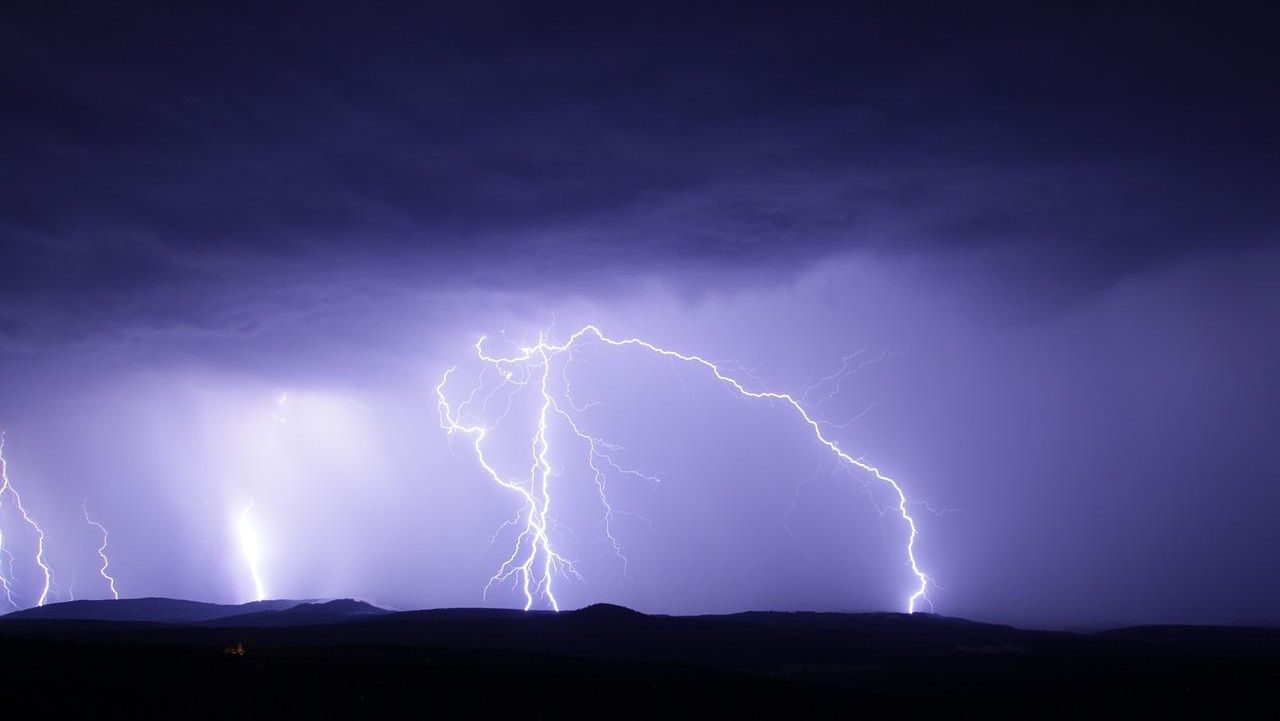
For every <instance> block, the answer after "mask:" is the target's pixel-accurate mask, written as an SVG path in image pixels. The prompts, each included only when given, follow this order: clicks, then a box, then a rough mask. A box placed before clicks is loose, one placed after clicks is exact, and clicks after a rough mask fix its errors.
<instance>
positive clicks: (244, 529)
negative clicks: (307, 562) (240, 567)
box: [236, 498, 267, 601]
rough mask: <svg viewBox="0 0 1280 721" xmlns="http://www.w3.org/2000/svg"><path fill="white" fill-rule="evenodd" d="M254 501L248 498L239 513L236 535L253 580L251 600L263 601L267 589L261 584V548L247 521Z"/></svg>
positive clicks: (251, 525) (255, 533) (256, 534)
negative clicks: (246, 503) (247, 501)
mask: <svg viewBox="0 0 1280 721" xmlns="http://www.w3.org/2000/svg"><path fill="white" fill-rule="evenodd" d="M253 503H254V499H252V498H250V499H249V503H248V505H246V506H245V507H244V509H243V510H241V511H240V518H239V519H238V521H237V523H236V535H237V536H238V537H239V539H240V553H241V555H243V556H244V562H245V565H247V566H248V567H249V576H250V578H252V579H253V593H254V597H253V600H255V601H265V600H266V598H267V589H266V587H265V586H264V585H263V583H262V571H261V568H260V561H261V558H262V546H261V545H260V544H259V543H258V533H257V531H255V530H253V524H252V523H250V521H249V513H250V511H252V510H253Z"/></svg>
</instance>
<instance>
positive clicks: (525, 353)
mask: <svg viewBox="0 0 1280 721" xmlns="http://www.w3.org/2000/svg"><path fill="white" fill-rule="evenodd" d="M592 338H594V339H596V340H598V341H599V342H601V343H604V344H606V345H609V346H613V347H617V348H625V347H629V348H639V349H642V350H645V351H648V352H650V353H653V354H656V355H659V356H663V357H666V358H670V359H675V360H679V361H682V362H684V363H686V364H688V365H691V366H694V367H696V368H701V369H703V370H706V371H709V372H710V373H711V375H712V376H713V377H714V378H715V379H716V380H717V381H719V382H720V383H722V384H724V385H726V386H728V387H729V388H730V389H731V390H733V391H734V392H735V393H737V394H739V395H741V396H745V397H747V398H753V399H761V400H769V401H775V402H779V403H781V404H782V405H784V406H787V407H789V408H790V409H791V410H792V411H794V412H795V413H796V415H797V416H798V417H799V420H800V421H801V422H802V423H803V424H804V425H806V426H808V427H809V429H810V431H811V432H812V434H813V438H814V440H816V441H817V442H818V443H819V444H821V445H822V446H824V447H826V448H827V449H828V450H830V451H831V452H832V453H833V454H834V455H835V456H836V457H837V458H838V459H839V460H840V461H842V462H843V463H845V464H847V465H848V466H850V467H852V468H853V469H855V470H858V471H862V472H865V473H867V474H870V475H871V476H872V477H873V478H875V479H876V480H878V481H880V482H881V483H883V484H884V485H885V486H886V487H888V488H889V489H891V490H892V492H893V494H894V495H895V497H896V499H897V503H896V510H897V515H898V516H899V517H900V518H901V519H902V521H903V522H904V523H905V524H906V526H907V530H908V535H907V541H906V548H905V555H906V559H907V562H908V564H909V565H910V568H911V572H912V574H913V575H914V577H915V579H916V588H915V590H914V592H913V593H911V595H910V596H908V598H907V599H906V602H905V607H906V610H907V612H908V613H914V612H915V611H916V608H917V606H918V605H919V604H921V603H926V604H927V603H929V599H928V596H927V595H926V594H927V591H928V588H929V577H928V576H927V575H926V574H925V573H924V571H923V570H921V568H920V565H919V563H918V562H917V560H916V554H915V544H916V536H917V529H916V522H915V519H914V518H913V517H912V516H911V514H910V512H909V510H908V506H909V505H910V503H909V502H908V500H907V497H906V494H905V492H904V491H903V490H902V487H901V486H900V485H899V484H898V482H897V481H895V480H893V479H892V478H890V477H889V476H887V475H885V474H884V473H882V472H881V471H880V469H878V468H876V467H875V466H872V465H869V464H867V463H865V462H863V461H862V460H860V459H858V458H854V457H853V456H850V455H849V454H848V453H846V452H845V451H844V450H843V449H841V447H840V446H839V445H838V444H837V443H836V442H835V441H833V440H831V439H830V438H829V437H828V436H827V435H826V434H824V433H823V430H822V426H823V424H822V423H821V422H820V421H818V420H815V419H814V417H813V416H811V415H810V413H809V411H807V410H806V409H805V407H804V405H802V403H801V402H800V401H798V400H797V399H796V398H795V397H793V396H791V395H789V394H787V393H779V392H774V391H753V390H748V389H747V387H745V386H744V385H743V384H742V383H741V382H740V381H738V380H737V379H736V378H734V377H732V376H730V375H728V374H727V373H726V372H725V371H724V370H723V369H722V368H721V367H720V366H718V365H717V364H715V363H712V362H711V361H709V360H706V359H705V358H702V357H701V356H697V355H686V354H683V353H678V352H676V351H672V350H668V349H665V348H662V347H660V346H657V345H654V344H652V343H650V342H648V341H645V340H641V339H639V338H626V339H614V338H610V337H608V336H606V335H605V334H604V333H602V332H601V331H600V329H599V328H597V327H595V326H593V325H588V326H584V327H583V328H581V329H580V330H578V331H577V332H575V333H574V334H573V335H572V336H570V337H569V339H568V340H567V341H565V342H564V343H562V344H559V345H556V344H554V343H551V342H549V341H548V340H547V338H546V335H545V334H541V335H539V337H538V343H537V344H536V345H533V346H526V347H522V348H520V349H519V353H517V354H516V355H513V356H510V357H495V356H490V355H488V354H487V353H486V352H485V349H484V341H485V338H484V337H481V338H480V339H479V340H477V341H476V344H475V351H476V356H477V357H478V358H479V359H480V360H481V361H482V362H483V363H484V364H485V365H484V368H485V370H488V369H492V370H493V371H496V375H497V377H498V378H499V379H500V381H499V383H498V385H497V387H496V388H494V389H492V390H490V391H488V392H487V393H486V394H485V395H483V396H480V395H479V394H480V391H481V390H482V388H483V383H484V380H483V374H482V376H481V382H480V385H479V386H477V387H475V388H473V389H472V390H471V392H470V394H469V395H468V396H467V397H466V399H465V400H463V401H462V402H461V403H459V404H458V405H457V407H456V408H455V407H454V406H453V405H452V404H451V403H450V401H449V398H448V396H447V394H446V392H445V389H446V386H447V384H448V383H449V379H450V377H451V376H452V374H453V373H454V371H455V369H456V367H453V368H449V369H448V370H447V371H445V373H444V377H443V378H442V379H441V380H440V383H439V384H438V385H437V386H436V398H437V403H438V407H439V411H440V424H441V427H442V428H443V429H444V430H445V431H446V432H447V433H448V434H449V435H453V434H455V433H462V434H465V435H469V436H471V437H472V448H473V449H474V451H475V455H476V459H477V461H478V462H479V464H480V467H481V468H482V469H483V470H484V472H485V473H486V474H487V475H488V476H489V478H490V479H491V480H492V481H493V482H494V483H496V484H498V485H500V486H502V487H503V488H506V489H509V490H511V491H512V492H514V493H516V494H518V495H519V496H520V499H521V502H522V508H521V511H520V513H519V515H518V516H517V517H516V519H515V520H514V521H510V522H508V524H515V525H522V530H521V532H520V534H519V535H518V537H517V538H516V542H515V548H514V549H513V550H512V553H511V555H510V556H509V557H508V558H507V559H506V560H505V561H504V562H503V563H502V565H501V566H500V567H499V569H498V571H497V573H495V574H494V575H493V576H492V577H491V578H490V579H489V583H488V584H486V586H485V592H486V593H487V592H488V590H489V589H490V587H492V586H493V585H494V584H496V583H500V582H503V581H506V580H509V579H515V581H516V583H517V586H518V587H519V588H520V589H521V591H522V592H523V594H524V599H525V604H524V608H525V609H526V610H528V609H530V608H532V607H533V605H534V603H535V601H536V600H538V599H542V601H543V602H544V603H546V604H547V605H548V606H550V607H551V608H552V609H554V610H559V609H560V603H559V600H558V599H557V598H556V595H555V592H554V589H553V582H554V581H555V579H557V578H562V577H579V576H578V572H577V570H576V569H575V568H574V565H573V563H572V562H571V561H570V560H569V559H566V558H565V557H564V556H562V555H561V554H560V553H559V552H557V551H556V550H555V548H554V546H553V543H552V539H551V534H550V532H549V528H548V524H549V523H550V520H549V519H550V518H551V517H550V516H549V515H548V514H549V513H550V510H551V503H552V495H551V480H552V475H553V474H552V471H551V464H550V462H549V461H548V459H547V454H548V451H549V447H548V446H549V441H548V434H547V431H548V425H549V422H550V421H551V420H552V417H553V416H554V417H556V418H560V419H562V420H564V421H565V422H566V423H567V425H568V428H569V429H570V430H571V431H572V432H573V433H574V435H576V436H577V437H578V438H579V439H581V440H583V441H584V442H585V443H586V445H587V455H588V465H589V467H590V468H591V470H592V472H593V474H594V476H595V482H596V485H597V488H598V489H599V496H600V504H601V506H602V509H603V513H604V517H605V523H604V528H605V529H606V534H607V536H608V538H609V540H610V542H611V543H612V544H613V548H614V551H615V552H616V553H617V554H619V555H620V556H622V557H623V558H624V561H625V556H623V555H622V549H621V547H620V545H619V544H618V541H617V539H616V538H615V537H614V536H613V534H612V532H611V531H610V530H609V524H608V521H609V520H610V518H611V517H612V515H613V507H612V505H611V504H610V503H609V500H608V496H607V494H606V492H605V472H604V471H603V470H602V468H601V467H600V465H601V462H603V463H605V464H607V465H608V466H609V467H610V468H611V470H612V471H614V472H621V473H629V474H634V475H638V476H640V477H642V478H645V479H648V480H651V481H657V479H656V478H654V477H652V476H648V475H645V474H642V473H639V472H637V471H632V470H629V469H625V468H621V467H619V466H618V465H617V464H614V463H613V462H612V460H611V459H610V458H609V456H608V454H607V451H608V450H610V449H612V448H614V446H612V445H611V444H608V443H607V442H605V441H604V440H602V439H599V438H595V437H593V436H591V435H589V434H587V433H585V432H583V431H582V430H580V427H579V425H578V423H577V422H576V421H575V420H574V417H573V415H572V413H571V412H570V410H568V409H572V410H576V411H581V410H583V408H582V407H579V406H577V405H575V404H574V402H573V400H572V398H571V397H570V395H569V384H568V380H567V379H566V378H564V373H565V366H567V365H568V364H567V363H565V364H563V365H562V366H561V370H560V375H559V376H558V377H559V379H560V380H561V381H562V387H563V391H561V392H559V393H553V392H552V390H551V386H552V383H551V381H552V367H551V366H552V361H553V360H554V359H555V358H557V357H558V356H560V355H562V354H567V355H568V357H570V358H571V357H572V350H573V348H574V347H575V346H576V345H578V344H580V343H581V342H583V341H584V340H590V339H592ZM854 359H855V358H854V357H852V356H851V357H849V358H846V359H845V362H844V367H843V368H842V369H841V371H839V372H838V373H837V374H834V375H832V376H828V377H825V378H823V379H822V380H820V381H819V383H820V384H821V383H823V382H826V383H828V384H831V383H834V384H837V385H838V383H839V380H840V379H841V378H843V377H844V376H846V375H848V374H849V373H851V372H856V369H857V368H860V367H861V365H858V366H850V361H852V360H854ZM864 364H865V362H864ZM508 386H515V388H514V389H513V394H514V393H515V392H517V391H518V390H520V389H523V388H527V387H532V388H534V389H536V391H537V393H538V394H539V404H538V416H537V423H536V429H535V431H534V433H533V436H532V438H531V439H530V444H529V447H530V451H529V452H530V456H531V459H530V467H529V472H528V474H527V475H525V476H522V477H517V478H508V477H505V476H503V474H502V473H500V472H499V471H498V470H497V469H496V468H495V467H494V465H493V463H492V461H491V460H490V459H489V458H488V456H486V451H485V443H484V442H485V439H486V437H487V435H488V433H489V431H490V430H491V429H492V428H493V426H494V425H496V423H497V422H498V421H500V420H502V418H505V416H506V415H507V413H509V412H510V408H511V406H510V398H508V404H507V407H506V410H505V411H504V412H503V414H502V416H500V417H499V418H498V419H497V420H496V421H494V422H492V423H486V422H484V421H483V420H482V419H479V418H476V417H475V416H474V415H472V414H471V413H470V411H469V408H470V406H471V405H473V404H475V403H477V402H478V403H479V404H480V405H481V406H482V407H481V413H482V414H483V412H484V411H485V409H486V408H487V402H488V401H489V400H490V399H492V398H493V397H494V396H495V395H496V394H497V393H498V391H500V390H502V389H503V388H505V387H508ZM811 390H812V389H811ZM835 392H836V391H835V390H831V391H830V393H831V394H834V393H835ZM823 400H825V398H824V399H823ZM819 402H821V401H819ZM504 525H505V524H504Z"/></svg>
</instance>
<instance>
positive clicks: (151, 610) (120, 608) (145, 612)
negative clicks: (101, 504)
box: [2, 597, 302, 623]
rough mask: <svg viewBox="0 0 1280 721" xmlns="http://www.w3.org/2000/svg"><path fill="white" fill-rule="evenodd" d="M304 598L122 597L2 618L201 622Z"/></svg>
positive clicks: (47, 607)
mask: <svg viewBox="0 0 1280 721" xmlns="http://www.w3.org/2000/svg"><path fill="white" fill-rule="evenodd" d="M300 603H302V601H291V600H284V599H280V600H270V601H251V602H249V603H240V604H221V603H204V602H202V601H187V600H183V599H179V598H159V597H148V598H122V599H120V600H118V601H117V600H112V599H104V600H82V601H65V602H63V603H50V604H48V605H45V606H37V607H34V608H27V609H23V610H21V611H14V612H13V613H10V614H8V615H6V616H3V617H2V618H5V619H11V620H18V619H25V620H60V621H132V622H144V623H200V622H203V621H212V620H214V619H218V618H223V617H226V616H235V615H243V614H251V613H258V612H272V611H282V610H285V609H289V608H293V607H294V606H297V605H298V604H300Z"/></svg>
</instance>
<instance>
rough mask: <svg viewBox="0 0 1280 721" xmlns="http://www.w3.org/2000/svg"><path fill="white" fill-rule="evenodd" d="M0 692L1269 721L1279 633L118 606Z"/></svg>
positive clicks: (0, 664) (904, 619)
mask: <svg viewBox="0 0 1280 721" xmlns="http://www.w3.org/2000/svg"><path fill="white" fill-rule="evenodd" d="M157 619H160V620H159V621H158V620H157ZM0 689H2V691H3V695H2V697H0V698H2V701H0V706H2V707H3V708H4V709H5V710H6V711H8V712H10V713H17V712H35V713H42V714H44V715H45V716H49V715H51V714H52V715H57V716H63V715H68V714H86V715H92V716H96V717H101V716H108V717H112V716H115V717H137V716H160V717H166V718H184V717H192V716H199V717H215V716H220V717H227V718H237V717H260V718H281V717H315V716H340V717H351V716H366V717H415V718H431V717H450V718H453V717H459V716H465V717H486V716H494V715H503V716H507V717H510V718H520V719H534V718H557V717H566V716H574V717H581V716H595V717H598V718H604V719H607V718H613V717H619V716H623V717H634V716H646V717H656V718H663V717H686V716H699V717H708V716H735V717H744V718H745V717H759V716H786V717H790V718H803V717H808V716H818V717H850V718H852V717H858V716H869V717H880V716H889V715H891V716H895V717H897V716H917V715H935V714H944V713H945V714H948V715H951V714H963V715H971V714H975V713H982V714H984V715H1013V714H1018V715H1024V714H1034V715H1036V716H1059V715H1064V714H1069V713H1070V714H1074V713H1079V712H1083V711H1088V712H1102V713H1108V714H1115V713H1119V712H1135V713H1142V714H1144V715H1145V714H1149V713H1154V712H1174V713H1180V714H1185V713H1187V712H1195V711H1201V712H1205V713H1213V714H1214V715H1230V716H1234V717H1240V716H1248V717H1270V718H1275V717H1276V714H1277V713H1278V712H1280V700H1278V698H1277V693H1278V691H1277V689H1280V629H1252V628H1219V627H1139V628H1128V629H1121V630H1115V631H1107V632H1103V633H1096V634H1070V633H1060V632H1044V631H1026V630H1020V629H1015V628H1011V627H1008V626H998V625H990V624H980V623H973V622H969V621H964V620H959V619H952V618H943V617H939V616H931V615H924V614H921V615H916V616H905V615H900V614H827V613H744V614H736V615H730V616H701V617H673V616H646V615H643V614H639V613H636V612H633V611H630V610H627V609H625V608H620V607H617V606H607V605H602V606H592V607H590V608H586V609H583V610H580V611H571V612H565V613H560V614H550V613H527V614H526V613H521V612H514V611H490V610H466V609H461V610H439V611H410V612H403V613H390V612H386V611H383V610H381V609H377V608H374V607H372V606H369V605H367V604H363V603H360V602H357V601H333V602H328V603H303V602H298V601H270V602H262V603H258V604H246V605H244V606H217V605H213V604H199V603H195V602H189V601H174V600H170V599H134V600H129V601H118V602H100V601H92V602H74V603H70V604H57V605H53V606H47V607H45V608H43V609H34V610H31V611H25V612H20V613H17V614H11V615H9V616H7V617H4V618H3V619H0ZM517 712H518V715H517Z"/></svg>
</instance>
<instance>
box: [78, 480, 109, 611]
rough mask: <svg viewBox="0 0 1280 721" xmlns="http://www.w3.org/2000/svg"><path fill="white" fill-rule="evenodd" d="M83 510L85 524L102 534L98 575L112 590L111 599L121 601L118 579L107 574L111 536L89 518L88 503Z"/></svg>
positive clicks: (99, 547)
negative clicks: (108, 546)
mask: <svg viewBox="0 0 1280 721" xmlns="http://www.w3.org/2000/svg"><path fill="white" fill-rule="evenodd" d="M81 510H83V511H84V522H85V523H88V524H89V525H90V526H93V527H94V528H96V529H98V532H100V533H101V534H102V545H100V546H98V559H99V560H101V561H102V565H101V566H99V567H98V575H99V576H102V579H103V580H104V581H106V582H107V587H108V588H110V589H111V597H112V598H114V599H115V600H117V601H119V600H120V594H119V593H117V592H116V579H115V578H114V577H112V575H111V574H109V573H107V568H108V567H109V566H110V565H111V560H110V559H109V558H107V544H108V543H110V536H108V535H107V529H106V527H105V526H103V525H102V524H101V523H98V522H97V521H95V520H93V519H92V518H90V517H89V502H88V501H85V502H84V505H83V506H81ZM73 583H74V582H73ZM73 599H74V596H73Z"/></svg>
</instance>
